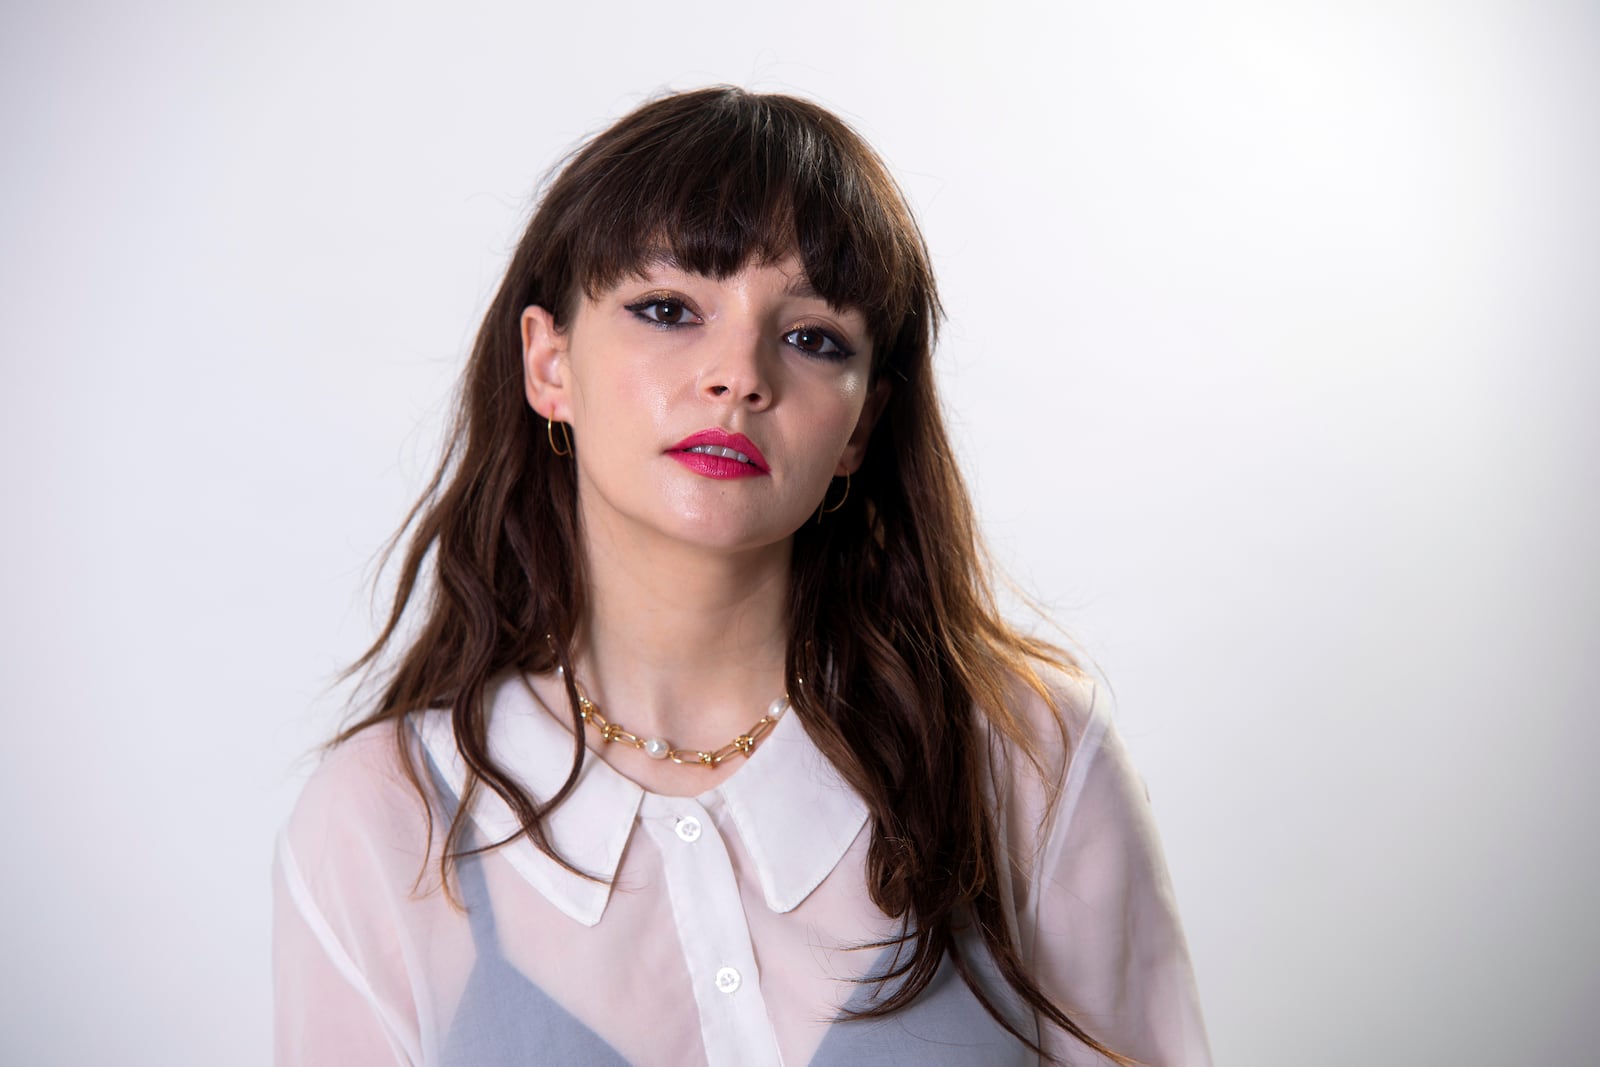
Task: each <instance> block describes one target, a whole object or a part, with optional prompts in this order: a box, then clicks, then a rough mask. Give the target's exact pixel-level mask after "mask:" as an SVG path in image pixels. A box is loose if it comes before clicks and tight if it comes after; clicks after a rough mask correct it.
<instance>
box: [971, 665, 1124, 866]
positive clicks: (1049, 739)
mask: <svg viewBox="0 0 1600 1067" xmlns="http://www.w3.org/2000/svg"><path fill="white" fill-rule="evenodd" d="M1035 670H1036V676H1035V678H1034V679H1027V678H1023V677H1020V676H1019V677H1016V678H1014V679H1013V680H1012V683H1011V687H1010V691H1009V693H1008V704H1007V709H1006V710H1007V711H1008V713H1009V714H1010V716H1011V719H1012V722H1013V723H1014V724H1015V727H1016V730H1015V733H1013V732H1012V731H1008V730H1005V729H1003V728H1002V727H1001V726H1000V725H999V723H997V722H996V721H994V720H993V719H992V718H991V720H990V722H989V724H988V733H989V739H990V740H989V744H990V757H989V779H990V788H991V790H992V794H993V799H994V804H995V808H996V812H995V814H996V818H997V820H998V823H999V825H1000V827H1001V833H1002V837H1003V838H1004V840H1005V841H1006V847H1007V849H1008V850H1009V852H1010V854H1011V858H1012V861H1013V863H1015V864H1017V866H1018V868H1019V869H1018V873H1019V874H1021V875H1022V876H1023V877H1024V878H1026V877H1028V876H1029V875H1030V874H1035V873H1037V871H1038V870H1039V867H1040V864H1041V863H1043V862H1046V861H1047V857H1048V854H1050V853H1052V852H1054V851H1056V850H1058V849H1059V848H1060V846H1061V845H1062V843H1063V842H1064V841H1065V839H1066V838H1067V836H1068V834H1069V832H1071V831H1072V827H1073V823H1074V818H1075V816H1076V815H1077V813H1078V811H1079V808H1080V807H1081V806H1082V801H1083V798H1084V794H1085V790H1086V788H1087V787H1088V786H1089V785H1090V784H1092V783H1098V782H1099V781H1101V780H1102V779H1104V778H1105V777H1106V776H1107V775H1108V773H1109V774H1110V775H1111V776H1113V777H1117V778H1127V779H1130V780H1135V781H1136V776H1135V775H1134V774H1133V771H1132V768H1131V766H1129V765H1128V764H1127V763H1126V760H1125V759H1123V758H1120V754H1121V749H1120V747H1119V746H1118V745H1117V743H1116V740H1115V731H1114V728H1113V726H1112V701H1111V694H1110V691H1109V690H1108V689H1107V687H1106V686H1105V685H1104V684H1103V683H1102V682H1099V681H1097V680H1096V679H1095V678H1093V677H1092V676H1091V675H1089V674H1088V673H1087V672H1084V671H1079V670H1065V669H1062V668H1059V667H1055V666H1052V665H1050V664H1044V663H1036V664H1035ZM1035 682H1037V683H1038V684H1037V685H1036V684H1035ZM1081 829H1082V828H1079V830H1080V831H1081Z"/></svg>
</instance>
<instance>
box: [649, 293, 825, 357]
mask: <svg viewBox="0 0 1600 1067" xmlns="http://www.w3.org/2000/svg"><path fill="white" fill-rule="evenodd" d="M663 304H670V305H672V306H673V307H676V308H680V309H681V310H682V311H683V312H684V313H685V314H688V315H691V316H693V317H694V318H696V319H699V318H700V316H699V315H698V314H697V313H696V312H695V311H694V309H693V308H692V307H690V306H689V302H688V301H687V300H683V299H680V298H679V297H675V296H665V295H663V296H651V297H646V298H645V299H644V300H640V301H638V302H637V303H633V304H625V305H623V306H624V309H625V310H627V311H630V312H632V313H633V314H634V315H635V316H636V317H637V318H639V319H640V320H641V321H643V322H645V323H646V324H648V325H650V326H654V327H655V328H656V329H658V330H675V329H677V328H679V327H681V326H698V325H700V323H698V322H665V321H663V320H661V319H658V318H656V317H655V316H654V315H652V314H650V312H651V311H652V310H653V309H656V308H659V307H661V306H662V305H663ZM803 333H814V334H818V335H820V336H821V337H822V340H823V344H824V345H832V346H833V351H831V352H826V351H813V350H811V349H808V348H801V347H800V345H799V344H798V343H797V342H796V341H792V340H790V338H792V337H796V336H797V335H799V334H803ZM783 339H784V342H785V343H786V344H788V345H790V346H791V347H793V348H794V349H795V350H796V351H798V352H800V353H801V354H802V355H806V356H810V357H811V358H812V359H823V360H829V361H832V362H843V361H844V360H847V359H849V358H850V357H851V356H853V355H855V354H856V351H855V349H853V348H851V347H850V346H849V345H847V344H845V343H844V341H843V340H842V339H841V338H840V337H839V336H838V335H837V334H835V333H834V332H833V331H832V330H829V329H826V328H824V327H821V326H814V325H805V324H803V325H800V326H796V327H795V328H794V329H792V330H788V331H786V332H785V333H784V335H783Z"/></svg>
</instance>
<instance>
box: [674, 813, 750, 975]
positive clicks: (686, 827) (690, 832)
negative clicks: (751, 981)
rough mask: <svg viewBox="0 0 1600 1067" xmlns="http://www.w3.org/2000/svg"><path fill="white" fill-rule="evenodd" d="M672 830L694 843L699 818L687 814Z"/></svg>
mask: <svg viewBox="0 0 1600 1067" xmlns="http://www.w3.org/2000/svg"><path fill="white" fill-rule="evenodd" d="M672 830H673V832H674V833H676V834H677V835H678V839H679V840H680V841H687V842H689V843H690V844H694V843H695V842H696V841H698V840H700V820H699V819H697V818H695V817H694V816H693V815H687V816H685V817H684V818H681V819H679V820H678V821H677V823H676V824H675V825H674V826H673V827H672ZM717 981H718V982H721V981H722V976H721V974H720V973H719V974H718V976H717ZM733 984H734V985H735V986H737V985H738V984H739V972H738V971H735V972H733Z"/></svg>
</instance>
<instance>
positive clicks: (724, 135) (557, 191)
mask: <svg viewBox="0 0 1600 1067" xmlns="http://www.w3.org/2000/svg"><path fill="white" fill-rule="evenodd" d="M557 203H559V204H560V205H561V208H562V209H561V210H559V211H558V212H557V215H556V217H557V218H558V219H559V220H560V221H559V222H558V224H557V229H556V232H554V233H553V234H551V236H552V237H553V238H554V239H555V243H556V244H557V245H558V246H559V247H560V248H561V250H562V252H563V253H564V255H562V256H561V257H560V258H562V259H564V260H565V261H566V262H565V264H564V266H565V268H566V269H565V271H563V272H562V273H564V274H565V275H566V277H567V279H568V280H569V283H570V285H571V286H574V287H581V288H582V290H583V291H584V292H585V293H586V294H588V295H589V296H591V297H592V296H595V295H597V294H598V293H600V292H602V291H604V290H605V289H607V288H609V287H611V286H612V285H614V284H616V283H617V282H619V281H621V280H622V279H623V278H625V277H627V276H628V275H630V274H636V273H639V272H641V271H643V270H644V269H645V268H646V267H647V266H648V264H649V263H651V262H652V261H653V260H657V259H659V258H661V257H663V256H666V257H670V258H671V259H672V260H673V261H675V262H676V263H677V264H678V265H679V266H681V267H683V268H684V269H687V270H691V271H694V272H696V273H700V274H706V275H709V276H712V277H716V278H725V277H727V276H728V275H731V274H733V273H736V272H737V271H738V270H740V269H741V268H742V267H744V266H745V265H746V264H748V263H751V262H774V261H777V260H780V259H782V258H784V257H786V256H788V255H790V254H791V253H792V254H794V255H795V256H796V257H797V258H798V259H799V261H800V263H801V266H802V267H803V269H804V270H805V273H806V278H807V280H808V281H809V282H810V283H811V286H812V288H814V289H815V290H816V291H817V292H818V293H819V294H820V295H821V296H822V297H823V299H825V300H827V301H828V302H829V303H830V304H833V305H834V306H835V307H839V308H855V309H858V310H860V311H861V312H862V313H863V314H864V315H865V316H866V318H867V321H868V324H869V328H870V329H871V332H872V335H873V342H874V350H875V352H876V353H878V355H875V357H874V363H875V364H879V363H880V362H881V357H886V356H887V355H888V352H887V350H888V349H890V348H891V347H893V346H894V343H895V341H896V339H897V337H898V336H899V334H900V333H901V329H902V325H903V324H904V323H905V321H906V320H907V318H908V317H911V316H917V317H923V316H926V319H927V321H926V323H925V324H924V326H925V328H926V329H928V330H931V329H932V321H933V319H934V316H935V313H936V303H937V298H936V297H935V295H934V290H933V279H932V273H931V269H930V267H929V265H928V262H927V254H926V251H925V249H924V247H923V243H922V238H921V235H920V233H919V232H918V230H917V228H916V224H915V222H914V221H913V220H912V218H911V214H910V212H909V210H908V209H907V208H906V206H905V203H904V200H903V198H902V197H901V195H900V191H899V189H898V188H897V187H896V185H895V183H894V180H893V179H892V178H891V177H890V175H889V173H888V170H887V169H886V168H885V167H884V165H883V163H882V161H881V160H880V159H879V158H878V157H877V155H876V154H875V153H874V152H873V151H872V150H871V149H870V148H869V147H868V146H867V145H866V143H865V142H864V141H862V140H861V138H860V137H859V136H857V135H856V133H855V132H854V131H853V130H851V129H850V128H849V127H848V126H846V125H844V123H842V122H840V121H839V120H838V119H836V118H835V117H834V116H832V115H831V114H829V113H828V112H826V111H824V110H823V109H821V108H819V107H816V106H815V105H813V104H810V103H807V102H806V101H803V100H797V99H794V98H792V97H786V96H770V95H766V96H764V95H755V94H751V93H747V92H745V91H743V90H741V89H736V88H718V89H705V90H700V91H697V92H691V93H684V94H680V95H677V96H671V97H667V98H665V99H663V100H659V101H656V102H654V103H651V104H646V105H645V106H643V107H641V108H639V109H638V110H636V111H634V112H633V113H632V114H630V115H628V116H626V117H625V118H623V119H622V120H621V121H620V122H618V123H617V124H616V125H615V126H614V127H612V128H611V129H610V130H609V131H607V133H606V134H605V135H603V136H602V137H600V138H597V139H596V140H594V141H592V142H590V143H589V144H588V145H586V146H584V147H583V148H582V149H580V150H579V152H578V153H577V154H576V155H575V156H574V157H573V158H572V160H571V162H570V163H569V164H568V165H567V166H566V168H565V169H564V170H563V172H562V173H561V175H560V177H558V178H557V179H556V182H555V183H554V185H552V187H551V189H550V192H549V195H548V196H547V198H546V204H545V207H546V208H549V207H553V206H555V205H556V204H557ZM575 295H576V292H575V291H573V292H568V293H566V294H563V298H562V300H561V302H562V303H566V302H567V301H568V300H570V299H571V297H573V296H575Z"/></svg>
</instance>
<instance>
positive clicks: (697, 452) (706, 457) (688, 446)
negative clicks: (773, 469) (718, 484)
mask: <svg viewBox="0 0 1600 1067" xmlns="http://www.w3.org/2000/svg"><path fill="white" fill-rule="evenodd" d="M667 455H669V456H671V457H672V458H673V459H675V460H677V461H678V462H679V463H681V464H683V465H684V466H685V467H688V468H689V469H690V470H692V471H694V472H695V473H696V474H698V475H700V476H702V477H705V478H759V477H761V476H763V475H765V474H767V473H768V472H769V469H770V468H768V467H767V460H766V457H765V456H763V455H762V454H761V449H759V448H757V447H756V446H755V442H754V441H752V440H750V438H748V437H746V436H745V435H744V434H742V433H729V432H728V431H726V430H719V429H716V428H715V427H713V428H711V429H709V430H701V431H700V432H699V433H695V434H690V435H689V436H688V437H685V438H684V439H683V440H681V441H679V442H678V443H677V444H675V445H673V446H672V447H671V448H669V449H667Z"/></svg>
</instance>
